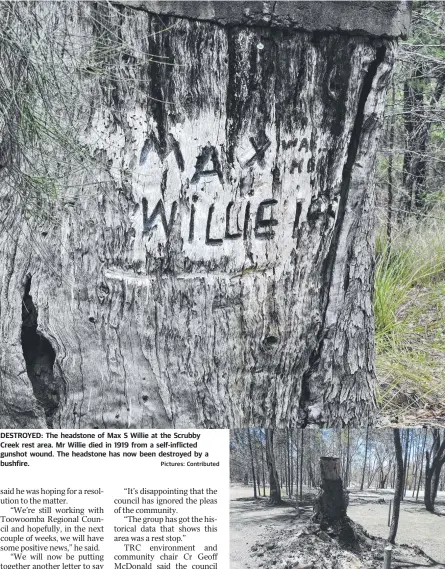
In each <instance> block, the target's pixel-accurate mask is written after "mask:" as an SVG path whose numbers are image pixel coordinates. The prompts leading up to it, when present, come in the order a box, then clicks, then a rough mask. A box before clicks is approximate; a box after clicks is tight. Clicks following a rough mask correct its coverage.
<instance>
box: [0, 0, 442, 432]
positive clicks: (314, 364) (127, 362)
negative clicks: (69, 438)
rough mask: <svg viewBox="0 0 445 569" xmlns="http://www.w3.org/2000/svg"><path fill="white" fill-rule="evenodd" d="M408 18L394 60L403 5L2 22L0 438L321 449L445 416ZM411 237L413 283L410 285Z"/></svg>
mask: <svg viewBox="0 0 445 569" xmlns="http://www.w3.org/2000/svg"><path fill="white" fill-rule="evenodd" d="M421 4H422V7H421V8H419V9H418V10H421V11H420V12H419V13H418V16H416V18H415V22H416V25H418V27H417V28H416V30H417V31H415V33H414V35H413V36H411V37H412V39H407V38H409V27H410V20H411V11H412V10H411V3H408V2H405V1H402V0H400V1H399V0H395V1H390V2H377V3H371V2H362V1H357V2H354V1H353V2H329V1H328V2H324V1H315V2H298V1H297V2H288V1H278V2H257V1H252V2H224V1H221V2H218V1H215V2H213V1H202V2H201V1H197V2H169V1H166V2H164V1H148V0H129V1H127V0H122V1H108V0H101V1H98V2H89V1H67V2H55V1H54V2H53V1H48V2H39V1H29V2H9V1H8V2H1V3H0V21H1V23H2V25H1V32H0V67H1V74H0V75H1V77H0V322H1V325H0V427H3V428H24V427H27V428H76V429H78V428H96V427H97V428H156V427H157V428H168V427H173V428H181V427H184V428H188V427H199V428H215V427H220V428H224V427H230V428H235V427H243V426H252V425H254V426H271V427H276V428H285V427H289V426H294V427H295V426H306V425H307V424H318V425H321V426H325V427H329V426H337V425H345V424H349V425H352V424H357V423H359V422H360V421H362V420H363V418H364V417H366V418H367V420H372V419H373V418H377V419H378V416H379V414H378V411H379V409H382V410H383V411H384V412H385V413H386V414H387V417H388V421H389V422H391V421H392V420H394V421H397V420H399V419H400V420H401V421H402V420H403V417H402V412H403V413H405V411H407V409H408V408H409V409H410V410H411V409H414V408H415V409H414V410H416V411H418V410H419V408H421V409H422V410H424V409H425V408H426V407H425V406H426V405H430V404H431V401H434V398H438V397H439V395H440V390H441V389H442V384H441V383H440V381H439V375H437V373H438V370H439V369H440V367H441V365H442V359H441V358H440V356H439V352H440V350H441V348H442V344H443V338H442V332H441V330H442V328H441V324H440V322H441V320H440V316H439V315H440V313H441V312H440V310H441V309H440V306H439V304H440V296H439V294H438V290H439V288H438V287H439V282H440V278H441V276H440V275H441V272H440V270H439V269H437V270H436V269H435V262H434V261H433V260H432V259H433V258H434V259H436V260H437V262H439V259H440V254H439V253H440V243H442V242H443V241H442V242H438V243H437V247H436V245H435V246H434V247H433V246H432V244H433V243H435V241H434V240H433V239H432V238H431V236H430V233H428V232H426V233H425V232H421V231H420V222H421V220H429V219H430V218H431V216H432V215H433V216H434V217H437V218H440V217H443V216H441V214H440V211H441V210H440V204H439V202H440V196H441V191H442V186H441V184H440V183H439V181H440V177H441V171H442V170H441V168H442V163H441V160H440V159H439V155H440V148H441V146H440V145H441V143H442V142H441V141H442V138H443V137H442V131H441V123H440V116H441V112H442V102H441V95H442V90H443V89H442V87H443V77H444V73H443V70H442V67H441V65H442V64H441V62H442V57H443V55H442V47H441V46H443V41H442V40H443V37H442V35H441V34H442V31H441V30H442V29H443V28H441V24H440V22H441V13H442V12H441V10H442V8H441V4H437V5H434V4H431V5H430V4H429V3H424V2H422V3H421ZM422 10H423V11H422ZM428 26H430V27H428ZM404 42H405V43H404ZM419 42H420V43H421V45H419ZM394 72H395V73H396V74H397V73H398V74H399V75H397V77H403V78H404V79H403V81H399V80H398V79H397V80H396V79H393V77H396V76H394V75H393V73H394ZM400 74H402V75H400ZM388 96H389V99H388ZM422 101H423V102H422ZM388 105H389V106H388ZM385 108H386V109H387V110H386V111H385ZM419 108H421V109H422V110H421V111H419ZM401 109H403V110H401ZM425 117H426V121H425V125H427V126H425V128H423V126H422V125H423V123H422V121H423V120H424V118H425ZM385 121H386V122H385ZM402 155H403V156H404V158H403V157H402ZM419 160H422V161H421V162H419ZM402 163H403V165H402ZM376 165H377V170H376ZM376 171H377V178H376V177H375V172H376ZM376 180H377V182H378V183H377V185H376V184H375V181H376ZM432 188H434V189H435V190H436V191H435V192H430V189H432ZM405 194H406V199H404V200H403V203H402V201H401V196H405ZM376 198H377V202H376ZM376 203H377V204H378V205H379V207H380V204H383V211H384V212H385V213H384V216H383V219H387V224H386V225H385V224H384V229H383V232H384V235H385V236H386V237H385V239H383V238H379V241H378V244H379V246H378V250H377V252H378V258H377V262H378V264H377V275H378V279H379V280H378V284H377V289H376V293H375V292H374V291H375V262H376V256H375V249H376V232H377V225H378V223H377V220H376ZM385 204H387V205H385ZM406 211H407V212H408V213H407V214H406V215H407V216H408V218H409V219H408V218H407V219H405V213H403V212H406ZM385 216H386V217H385ZM405 222H406V223H409V224H410V225H409V226H410V227H412V228H413V229H412V232H411V236H412V237H411V240H413V239H416V237H417V236H421V237H422V238H421V239H420V238H419V239H418V243H421V242H424V243H426V244H428V247H425V248H424V249H422V251H420V249H419V255H421V254H422V255H425V256H427V255H428V254H429V253H431V254H433V251H435V253H434V255H435V256H434V257H431V259H430V260H429V264H428V263H427V264H426V265H425V264H422V263H421V262H420V257H419V256H417V257H416V256H412V255H411V256H410V255H408V258H409V263H408V261H407V263H408V264H405V265H403V266H402V267H401V265H400V264H401V262H402V260H406V259H407V255H406V254H405V252H404V251H405V249H404V248H403V247H405V245H406V247H408V248H409V251H411V250H412V247H411V245H410V243H412V241H407V240H406V239H408V237H407V235H408V233H407V231H406V227H407V225H406V224H405ZM425 223H426V221H425ZM416 224H418V225H416ZM382 227H383V226H382ZM437 227H439V226H437ZM425 231H426V230H425ZM428 231H430V229H428ZM380 233H381V231H380ZM442 234H443V232H442ZM403 236H405V237H403ZM430 245H431V246H430ZM425 256H424V257H422V259H423V260H425V261H426V260H427V259H426V257H425ZM397 267H401V268H400V271H399V273H397V272H396V268H397ZM428 267H429V268H428ZM401 275H403V276H404V279H405V280H400V276H401ZM414 276H415V278H414ZM391 279H392V280H391ZM433 283H434V291H433V290H431V291H430V292H431V294H427V290H429V289H428V287H429V286H430V285H431V286H433ZM433 292H434V294H433ZM436 293H437V294H436ZM421 301H422V302H421ZM376 303H377V304H376ZM419 303H420V304H419ZM413 305H414V306H415V307H418V306H419V307H420V308H419V310H417V308H416V309H415V310H414V308H413ZM436 309H437V310H436ZM417 316H419V318H417ZM420 316H422V317H421V318H420ZM417 322H421V325H418V324H417ZM376 325H377V327H376ZM419 326H420V327H419ZM375 332H377V335H376V334H375ZM376 340H377V342H376ZM376 346H377V358H376ZM420 346H421V348H420ZM418 347H419V350H417V348H418ZM416 350H417V351H416ZM425 358H427V359H425ZM426 362H428V363H426ZM431 362H432V363H431ZM441 375H442V376H443V374H441ZM407 378H409V386H407V388H406V382H407ZM427 394H428V395H427ZM439 399H440V397H439ZM428 409H429V412H430V415H431V414H432V412H431V407H428ZM399 411H401V412H400V413H399Z"/></svg>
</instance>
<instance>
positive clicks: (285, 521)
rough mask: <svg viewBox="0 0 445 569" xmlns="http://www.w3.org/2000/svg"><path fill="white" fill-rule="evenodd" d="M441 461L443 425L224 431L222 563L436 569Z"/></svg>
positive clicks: (442, 502) (444, 521)
mask: <svg viewBox="0 0 445 569" xmlns="http://www.w3.org/2000/svg"><path fill="white" fill-rule="evenodd" d="M444 464H445V430H444V429H442V430H439V429H431V428H428V429H427V428H406V429H398V428H394V429H389V428H385V429H375V428H370V427H367V428H366V427H364V428H358V429H352V428H351V429H319V428H317V427H311V428H306V429H295V430H293V429H277V430H273V429H254V428H251V429H239V430H234V431H231V441H230V482H231V502H230V552H231V553H230V559H231V562H230V569H255V568H258V567H264V568H267V569H269V568H271V567H274V568H275V567H276V568H277V569H311V568H314V569H365V568H369V569H382V567H383V568H384V569H391V568H392V569H402V568H410V569H423V568H425V567H431V568H436V569H443V568H445V542H444V539H443V536H444V535H445V468H443V466H444Z"/></svg>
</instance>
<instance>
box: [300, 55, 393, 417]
mask: <svg viewBox="0 0 445 569" xmlns="http://www.w3.org/2000/svg"><path fill="white" fill-rule="evenodd" d="M385 55H386V47H385V46H380V47H378V48H377V49H376V54H375V59H374V60H373V61H372V62H371V63H370V64H369V67H368V70H367V72H366V75H365V77H364V79H363V85H362V89H361V93H360V97H359V101H358V105H357V112H356V115H355V120H354V125H353V127H352V132H351V138H350V141H349V146H348V151H347V159H346V163H345V165H344V167H343V172H342V181H341V186H340V202H339V207H338V215H337V220H336V224H335V228H334V234H333V237H332V241H331V245H330V248H329V253H328V255H327V257H326V259H325V262H324V266H323V276H324V278H323V287H322V290H323V293H324V294H323V296H322V297H321V302H322V311H321V313H322V315H323V321H322V323H321V326H320V337H319V339H318V343H317V348H316V349H315V350H314V351H313V352H312V354H311V356H310V358H309V369H308V370H307V371H306V372H305V374H304V375H303V379H302V399H301V403H303V405H304V407H305V408H307V405H308V403H309V402H310V400H311V390H310V387H309V383H308V382H309V377H312V376H313V368H314V367H316V366H317V365H318V363H319V360H320V356H321V352H322V349H323V343H324V337H322V336H321V335H322V334H323V333H325V332H326V330H325V319H326V311H327V308H328V305H329V294H330V290H331V285H332V276H333V271H334V265H335V259H336V256H337V249H338V245H339V240H340V234H341V230H342V226H343V220H344V217H345V212H346V204H347V202H348V197H349V187H350V184H351V177H352V170H353V167H354V163H355V160H356V157H357V152H358V148H359V144H360V139H361V135H362V129H363V124H364V118H365V106H366V102H367V100H368V97H369V94H370V93H371V89H372V84H373V81H374V78H375V76H376V74H377V70H378V67H379V65H380V64H381V63H383V61H384V59H385Z"/></svg>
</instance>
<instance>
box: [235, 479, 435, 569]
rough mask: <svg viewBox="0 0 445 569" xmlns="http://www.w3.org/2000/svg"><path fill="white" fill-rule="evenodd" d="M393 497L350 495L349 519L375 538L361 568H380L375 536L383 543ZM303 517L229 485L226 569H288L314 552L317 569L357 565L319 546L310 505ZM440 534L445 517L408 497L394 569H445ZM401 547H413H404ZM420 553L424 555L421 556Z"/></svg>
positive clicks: (288, 507) (379, 545)
mask: <svg viewBox="0 0 445 569" xmlns="http://www.w3.org/2000/svg"><path fill="white" fill-rule="evenodd" d="M391 498H392V492H389V491H381V490H379V491H365V492H358V491H351V492H350V505H349V509H348V514H349V516H350V518H351V519H352V520H353V521H354V522H356V523H359V524H361V525H362V526H363V528H364V529H365V530H366V531H367V532H368V533H369V534H370V535H371V536H375V537H376V538H377V539H376V542H375V547H374V545H372V547H371V550H370V551H369V552H368V553H367V554H365V556H364V557H363V558H362V562H363V565H360V566H363V567H370V568H371V567H372V568H374V567H381V566H382V562H381V557H382V551H383V548H384V542H383V540H382V539H379V538H384V539H386V537H387V535H388V527H387V518H388V508H389V500H390V499H391ZM419 498H420V496H419ZM442 505H443V507H444V509H445V495H444V496H443V497H442V496H439V509H440V506H442ZM301 514H302V515H301V518H300V519H297V518H296V515H295V507H294V505H293V504H291V503H289V504H287V505H285V506H283V507H278V508H271V507H268V506H267V501H266V500H257V501H254V500H253V498H252V488H250V487H245V486H241V485H232V487H231V514H230V516H231V517H230V525H231V527H230V532H231V535H230V547H231V551H230V569H254V568H255V569H257V568H261V567H265V568H266V567H267V568H269V567H277V568H278V567H279V568H280V569H281V568H283V569H284V568H287V567H291V566H292V564H293V563H294V562H295V560H296V559H299V560H300V562H301V561H303V562H306V561H311V555H312V554H313V553H314V552H315V551H317V556H315V557H314V559H312V561H313V562H314V567H317V569H319V568H321V567H323V568H324V567H326V568H330V567H331V566H335V567H347V568H349V567H355V566H356V565H354V563H356V562H358V559H357V558H356V559H355V560H354V559H348V558H347V555H348V553H347V552H346V553H343V552H341V551H334V549H335V547H334V544H333V543H332V546H330V545H329V544H328V543H322V542H320V539H319V537H320V536H319V535H318V534H317V535H313V529H311V527H310V526H311V523H310V517H311V514H312V507H311V506H310V505H309V503H308V504H307V505H306V507H303V508H302V509H301ZM308 528H309V531H307V529H308ZM316 533H317V532H316ZM303 536H304V537H303ZM444 536H445V516H444V517H441V516H438V515H434V514H430V513H428V512H426V511H425V510H424V508H422V502H421V500H419V502H418V503H417V504H416V503H415V501H414V500H413V499H411V498H408V499H406V500H405V502H404V503H403V504H402V507H401V514H400V525H399V532H398V535H397V544H399V545H398V547H396V548H395V549H394V552H393V559H394V563H393V568H394V569H405V568H409V569H418V568H419V569H420V568H422V569H423V568H425V567H431V568H434V569H445V564H444V563H445V539H444ZM321 537H323V540H322V541H326V539H325V537H326V538H327V537H328V536H321ZM303 539H304V541H302V540H303ZM328 540H329V538H328ZM372 543H374V542H372ZM403 544H407V545H408V546H411V548H404V547H403ZM320 545H321V549H320ZM413 546H414V548H413ZM416 546H417V547H416ZM323 548H324V550H323ZM417 548H420V549H417ZM337 549H338V546H337ZM422 550H423V552H424V553H425V554H426V555H423V554H422ZM334 557H335V560H333V558H334ZM331 564H332V565H331ZM357 566H358V565H357Z"/></svg>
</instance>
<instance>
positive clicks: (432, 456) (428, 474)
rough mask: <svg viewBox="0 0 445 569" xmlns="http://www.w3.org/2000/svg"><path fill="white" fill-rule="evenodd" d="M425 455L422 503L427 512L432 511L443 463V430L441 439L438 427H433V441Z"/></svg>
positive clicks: (444, 462)
mask: <svg viewBox="0 0 445 569" xmlns="http://www.w3.org/2000/svg"><path fill="white" fill-rule="evenodd" d="M425 456H426V461H425V493H424V504H425V508H426V509H427V510H428V511H429V512H434V505H435V501H436V496H437V489H438V485H439V479H440V473H441V470H442V467H443V465H444V464H445V431H444V434H443V439H442V440H441V437H440V431H439V429H433V443H432V445H431V449H430V450H429V451H426V453H425Z"/></svg>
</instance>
